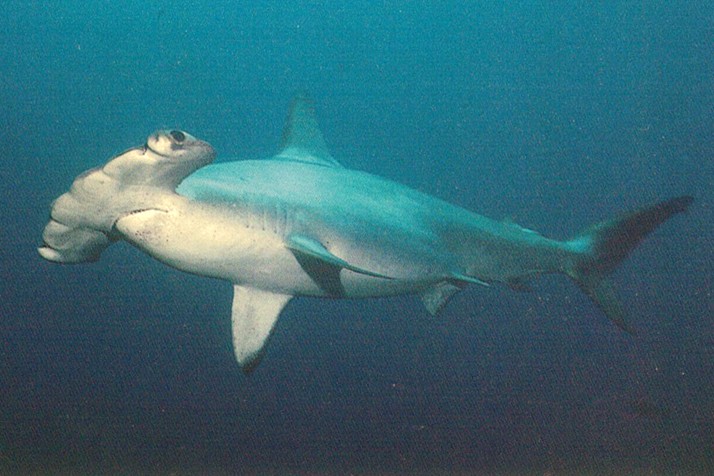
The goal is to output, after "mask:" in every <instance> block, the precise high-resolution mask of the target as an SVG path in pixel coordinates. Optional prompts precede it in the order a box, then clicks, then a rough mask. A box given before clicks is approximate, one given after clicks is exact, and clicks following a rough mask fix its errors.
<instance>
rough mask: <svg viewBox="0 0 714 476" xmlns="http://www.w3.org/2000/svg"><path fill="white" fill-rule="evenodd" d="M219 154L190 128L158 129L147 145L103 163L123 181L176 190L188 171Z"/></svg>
mask: <svg viewBox="0 0 714 476" xmlns="http://www.w3.org/2000/svg"><path fill="white" fill-rule="evenodd" d="M215 155H216V154H215V151H214V150H213V147H211V145H210V144H208V143H207V142H204V141H202V140H199V139H196V138H195V137H193V136H192V135H191V134H188V133H187V132H183V131H179V130H171V131H157V132H155V133H153V134H151V135H150V136H149V137H148V138H147V139H146V143H145V144H144V145H143V146H141V147H134V148H132V149H129V150H127V151H125V152H123V153H121V154H119V155H117V156H116V157H114V158H113V159H111V160H110V161H109V162H107V164H106V165H104V167H102V172H103V173H104V174H106V175H108V176H109V177H111V178H113V179H115V180H117V181H118V182H120V183H121V184H123V185H147V186H152V187H162V188H167V189H171V190H175V189H176V186H177V185H178V184H179V183H180V182H181V181H182V180H183V179H184V178H186V177H187V176H188V175H190V174H192V173H193V172H195V171H196V170H198V169H199V168H201V167H203V166H205V165H208V164H210V163H211V162H212V161H213V159H214V157H215Z"/></svg>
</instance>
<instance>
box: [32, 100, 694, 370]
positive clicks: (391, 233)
mask: <svg viewBox="0 0 714 476" xmlns="http://www.w3.org/2000/svg"><path fill="white" fill-rule="evenodd" d="M214 155H215V153H214V151H213V149H212V148H211V146H210V145H209V144H207V143H206V142H203V141H200V140H198V139H196V138H194V137H192V136H190V135H189V134H187V133H184V132H181V131H168V132H167V131H160V132H158V133H156V134H154V135H152V136H151V137H149V140H148V141H147V144H146V145H145V146H143V147H138V148H135V149H130V150H129V151H127V152H125V153H124V154H121V155H119V156H117V157H115V158H113V159H111V160H110V161H109V162H108V163H107V164H105V165H104V166H103V167H101V168H99V169H94V170H91V171H89V172H86V173H84V174H82V175H80V176H79V177H77V179H76V180H75V182H74V184H73V185H72V188H71V189H70V191H69V192H68V193H65V194H64V195H62V196H61V197H60V198H59V199H58V200H56V201H55V203H54V204H53V207H52V212H51V220H50V223H49V224H48V225H47V227H46V229H45V232H44V234H43V239H44V243H45V244H44V246H43V247H41V248H40V249H39V252H40V254H41V255H42V256H43V257H44V258H46V259H48V260H50V261H55V262H65V263H78V262H86V261H94V260H96V259H98V258H99V256H100V254H101V252H102V251H103V250H104V249H105V248H106V247H107V246H109V245H110V244H111V243H113V242H114V241H117V240H125V241H127V242H129V243H130V244H132V245H134V246H136V247H137V248H139V249H141V250H143V251H145V252H146V253H148V254H149V255H151V256H153V257H154V258H156V259H157V260H159V261H161V262H163V263H165V264H167V265H169V266H172V267H174V268H177V269H180V270H183V271H186V272H189V273H193V274H197V275H201V276H208V277H214V278H220V279H225V280H228V281H230V282H231V283H233V285H234V298H233V307H232V328H233V346H234V351H235V355H236V358H237V360H238V363H239V364H240V366H241V367H242V368H243V369H244V370H245V371H246V372H248V371H251V370H252V369H253V368H255V366H256V365H257V364H258V363H259V361H260V359H261V357H262V355H263V350H264V348H265V343H266V341H267V340H268V338H269V336H270V334H271V332H272V330H273V328H274V326H275V324H276V322H277V320H278V317H279V315H280V313H281V311H282V310H283V308H284V307H285V305H286V304H287V303H288V302H289V301H290V299H291V298H292V297H294V296H326V297H336V298H339V297H350V298H362V297H374V296H388V295H396V294H420V295H421V296H422V299H423V301H424V304H425V306H426V308H427V310H428V311H429V312H430V313H432V314H436V313H437V312H439V310H440V309H441V308H443V307H444V305H446V303H447V302H448V300H449V299H450V298H451V297H452V296H453V295H454V294H455V293H456V292H458V291H459V290H460V289H462V288H463V287H465V286H466V285H468V284H478V285H485V286H488V285H490V284H492V283H505V284H507V285H510V286H511V287H513V288H514V289H525V288H526V287H527V282H528V281H529V280H530V279H531V278H533V277H535V276H537V275H539V274H544V273H562V274H565V275H567V276H569V277H570V278H572V279H573V280H574V281H575V282H576V283H577V284H578V285H579V287H580V288H581V289H582V290H583V291H584V292H585V293H586V294H587V295H588V296H589V297H590V298H591V299H592V300H593V301H594V302H595V303H596V304H597V305H598V306H599V307H600V308H601V309H602V310H603V312H604V313H605V314H606V315H607V316H608V317H609V318H610V319H611V320H612V321H613V322H614V323H615V324H617V325H618V326H619V327H621V328H622V329H624V330H626V331H628V332H632V329H631V328H630V327H629V326H628V325H627V323H626V319H625V313H624V310H623V307H622V306H621V304H620V302H619V300H618V299H617V297H616V294H615V291H614V288H613V286H612V284H611V281H610V280H609V279H608V277H609V276H610V274H611V273H612V272H613V271H614V270H615V268H616V267H617V266H618V264H619V263H620V262H622V260H624V259H625V258H626V257H627V255H628V254H629V253H630V252H631V251H632V250H633V249H634V248H635V247H636V246H637V244H638V243H639V242H640V241H641V240H642V239H643V238H644V237H645V236H646V235H648V234H649V233H650V232H652V231H654V230H655V229H656V228H657V227H658V226H659V225H660V224H662V223H663V222H665V221H666V220H667V219H669V218H670V217H671V216H673V215H675V214H677V213H681V212H684V211H685V210H686V209H687V208H688V207H689V205H690V204H691V203H692V201H693V199H692V197H689V196H681V197H676V198H673V199H670V200H666V201H663V202H659V203H655V204H653V205H650V206H647V207H644V208H641V209H639V210H635V211H633V212H630V213H626V214H623V215H621V216H620V217H617V218H615V219H613V220H608V221H605V222H602V223H599V224H597V225H595V226H593V227H591V228H589V229H588V230H586V231H584V232H583V233H580V234H578V235H576V236H575V237H574V238H572V239H569V240H566V241H558V240H552V239H549V238H546V237H544V236H541V235H540V234H538V233H536V232H534V231H532V230H527V229H524V228H521V227H519V226H517V225H515V224H511V223H505V222H499V221H495V220H491V219H489V218H486V217H483V216H480V215H477V214H475V213H472V212H469V211H467V210H465V209H462V208H459V207H457V206H454V205H451V204H449V203H447V202H444V201H441V200H439V199H436V198H434V197H431V196H429V195H426V194H423V193H420V192H418V191H415V190H413V189H410V188H408V187H405V186H403V185H400V184H398V183H395V182H392V181H390V180H386V179H383V178H380V177H377V176H374V175H370V174H368V173H365V172H359V171H355V170H351V169H347V168H345V167H343V166H342V165H340V164H339V162H337V161H336V160H335V159H334V158H333V157H332V156H331V155H330V153H329V150H328V148H327V146H326V144H325V141H324V139H323V136H322V133H321V132H320V130H319V128H318V126H317V122H316V120H315V115H314V109H313V105H312V103H311V101H310V100H309V99H307V98H306V97H304V96H298V97H297V98H296V99H295V100H294V101H293V105H292V108H291V111H290V114H289V116H288V121H287V124H286V126H285V130H284V133H283V140H282V145H281V148H280V152H279V153H278V154H277V155H275V156H274V157H272V158H270V159H264V160H244V161H235V162H227V163H221V164H216V165H208V164H209V163H210V162H211V161H212V160H213V158H214Z"/></svg>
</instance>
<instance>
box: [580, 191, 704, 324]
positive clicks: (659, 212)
mask: <svg viewBox="0 0 714 476" xmlns="http://www.w3.org/2000/svg"><path fill="white" fill-rule="evenodd" d="M693 201H694V198H693V197H690V196H686V195H685V196H681V197H676V198H672V199H670V200H665V201H663V202H659V203H655V204H653V205H650V206H647V207H644V208H640V209H638V210H635V211H632V212H629V213H625V214H623V215H621V216H619V217H617V218H615V219H613V220H608V221H604V222H601V223H598V224H597V225H595V226H593V227H590V228H589V229H587V230H586V231H585V232H584V233H582V234H580V235H579V236H577V237H576V238H574V239H572V240H570V241H569V242H568V246H569V247H570V248H571V249H572V250H573V251H575V256H576V258H575V259H574V260H573V262H572V264H571V266H570V268H569V269H568V270H567V273H568V275H569V276H570V277H571V278H573V280H575V282H576V283H577V284H578V286H580V289H582V290H583V291H584V292H585V293H586V294H587V295H588V296H589V297H590V299H592V300H593V301H594V302H595V304H597V306H598V307H599V308H600V309H602V310H603V312H604V313H605V315H607V317H608V318H609V319H610V320H611V321H612V322H614V323H615V324H617V326H618V327H620V328H621V329H623V330H625V331H626V332H629V333H634V330H633V329H632V328H631V327H630V326H629V325H628V324H627V320H626V316H625V311H624V309H623V307H622V304H620V300H619V299H618V298H617V295H616V293H615V289H614V287H613V285H612V283H611V282H610V281H609V279H608V276H609V275H610V274H611V273H612V272H613V271H614V270H615V268H617V266H618V265H619V264H620V263H621V262H622V261H623V260H624V259H625V258H626V257H627V255H629V253H630V252H631V251H632V250H633V249H634V248H635V247H636V246H637V245H638V244H639V243H640V241H642V240H643V239H644V238H645V237H646V236H647V235H648V234H650V233H651V232H652V231H654V230H655V229H656V228H657V227H658V226H659V225H661V224H662V223H664V222H665V221H667V220H668V219H669V218H670V217H672V216H673V215H676V214H678V213H682V212H684V211H686V210H687V208H688V207H689V205H691V203H692V202H693Z"/></svg>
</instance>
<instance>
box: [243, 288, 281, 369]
mask: <svg viewBox="0 0 714 476" xmlns="http://www.w3.org/2000/svg"><path fill="white" fill-rule="evenodd" d="M291 298H292V296H288V295H285V294H276V293H271V292H268V291H261V290H259V289H254V288H248V287H244V286H238V285H235V286H233V313H232V317H231V321H232V327H233V351H234V352H235V355H236V359H237V360H238V364H239V365H240V366H241V368H242V369H243V371H244V372H246V373H249V372H251V371H252V370H253V369H255V367H256V366H257V365H258V363H260V359H261V357H262V356H263V348H264V346H265V343H266V341H267V340H268V337H270V334H271V333H272V331H273V327H274V326H275V323H276V322H277V321H278V316H279V315H280V312H281V311H282V310H283V308H284V307H285V305H286V304H287V303H288V301H290V299H291Z"/></svg>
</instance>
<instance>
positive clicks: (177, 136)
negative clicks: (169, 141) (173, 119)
mask: <svg viewBox="0 0 714 476" xmlns="http://www.w3.org/2000/svg"><path fill="white" fill-rule="evenodd" d="M169 135H170V136H171V137H173V139H174V140H175V141H176V142H178V143H181V142H183V141H185V140H186V134H184V133H183V132H181V131H171V132H169Z"/></svg>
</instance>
